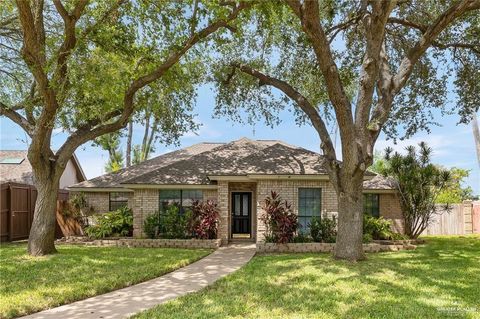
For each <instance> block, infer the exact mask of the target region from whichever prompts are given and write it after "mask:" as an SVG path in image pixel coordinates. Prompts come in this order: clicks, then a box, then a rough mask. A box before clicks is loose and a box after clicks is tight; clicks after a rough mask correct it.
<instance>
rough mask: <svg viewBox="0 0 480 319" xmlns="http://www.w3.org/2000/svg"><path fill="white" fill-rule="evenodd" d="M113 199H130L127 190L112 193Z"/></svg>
mask: <svg viewBox="0 0 480 319" xmlns="http://www.w3.org/2000/svg"><path fill="white" fill-rule="evenodd" d="M110 200H111V201H128V197H127V193H125V192H113V193H110Z"/></svg>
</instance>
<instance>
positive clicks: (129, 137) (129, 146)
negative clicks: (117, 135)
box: [125, 120, 133, 167]
mask: <svg viewBox="0 0 480 319" xmlns="http://www.w3.org/2000/svg"><path fill="white" fill-rule="evenodd" d="M132 135H133V120H130V122H128V134H127V151H126V153H127V154H125V155H126V156H125V158H126V161H127V167H129V166H130V165H132Z"/></svg>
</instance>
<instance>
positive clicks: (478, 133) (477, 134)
mask: <svg viewBox="0 0 480 319" xmlns="http://www.w3.org/2000/svg"><path fill="white" fill-rule="evenodd" d="M472 129H473V138H474V140H475V148H476V149H477V159H478V166H480V128H479V127H478V119H477V114H473V118H472Z"/></svg>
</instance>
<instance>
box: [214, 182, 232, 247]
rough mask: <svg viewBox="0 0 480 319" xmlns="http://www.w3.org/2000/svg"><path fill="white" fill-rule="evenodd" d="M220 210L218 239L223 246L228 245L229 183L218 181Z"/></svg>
mask: <svg viewBox="0 0 480 319" xmlns="http://www.w3.org/2000/svg"><path fill="white" fill-rule="evenodd" d="M217 185H218V210H219V212H220V224H219V225H218V238H219V239H221V240H222V245H225V244H227V243H228V215H229V212H228V206H229V205H228V202H229V198H228V182H227V181H218V184H217Z"/></svg>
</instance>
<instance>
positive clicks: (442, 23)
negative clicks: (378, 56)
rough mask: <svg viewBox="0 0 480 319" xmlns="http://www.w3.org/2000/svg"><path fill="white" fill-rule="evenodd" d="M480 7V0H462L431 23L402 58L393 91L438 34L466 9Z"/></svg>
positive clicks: (401, 83) (406, 78) (398, 87)
mask: <svg viewBox="0 0 480 319" xmlns="http://www.w3.org/2000/svg"><path fill="white" fill-rule="evenodd" d="M478 8H480V0H462V1H459V2H456V3H455V4H453V5H452V6H451V7H450V8H449V9H448V10H447V11H445V12H444V13H442V14H441V15H440V16H439V17H438V18H437V19H436V20H435V22H434V23H433V24H432V25H430V26H429V27H428V28H427V29H426V30H425V31H424V32H423V34H422V36H421V37H420V39H419V40H418V41H417V43H416V44H415V45H414V46H413V48H411V49H410V50H409V51H408V53H407V55H406V56H405V58H404V59H403V60H402V62H401V64H400V67H399V68H398V72H397V74H396V75H395V76H394V79H393V82H394V83H393V87H392V93H393V94H396V93H398V92H399V91H400V89H401V88H403V86H404V85H405V83H406V82H407V80H408V78H409V76H410V74H411V73H412V71H413V67H414V66H415V63H416V62H417V61H418V60H419V59H420V57H421V56H422V55H423V54H424V53H425V51H426V50H427V49H428V48H429V47H430V46H431V45H432V44H433V42H434V41H435V40H436V38H437V37H438V35H439V34H440V33H441V32H442V31H443V30H444V29H445V28H446V27H447V26H448V25H450V24H451V23H452V22H453V21H455V20H456V19H457V18H458V17H460V16H461V15H462V14H464V13H465V12H466V11H470V10H476V9H478Z"/></svg>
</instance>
